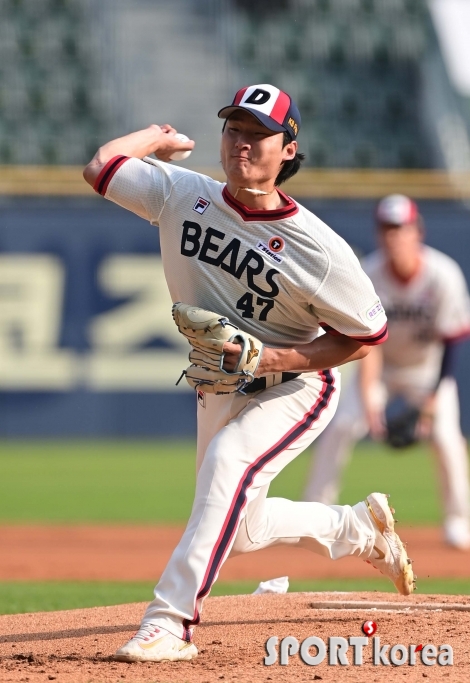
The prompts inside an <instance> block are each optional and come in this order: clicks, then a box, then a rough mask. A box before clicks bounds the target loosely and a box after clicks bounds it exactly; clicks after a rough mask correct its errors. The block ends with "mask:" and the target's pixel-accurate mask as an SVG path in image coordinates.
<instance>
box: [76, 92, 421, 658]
mask: <svg viewBox="0 0 470 683" xmlns="http://www.w3.org/2000/svg"><path fill="white" fill-rule="evenodd" d="M219 117H220V118H221V119H223V120H224V125H223V131H222V138H221V162H222V167H223V169H224V171H225V174H226V177H227V182H226V183H220V182H217V181H215V180H212V179H211V178H208V177H206V176H204V175H201V174H199V173H194V172H192V171H188V170H185V169H183V168H180V167H174V166H172V165H171V164H169V163H167V161H168V160H169V159H170V157H171V156H172V155H173V154H174V153H175V151H184V150H190V149H192V147H193V146H194V142H193V141H189V142H182V141H180V140H178V139H177V138H176V137H175V135H176V131H175V129H174V128H172V127H171V126H169V125H163V126H157V125H152V126H150V127H149V128H147V129H145V130H142V131H139V132H136V133H132V134H130V135H127V136H126V137H123V138H120V139H118V140H114V141H112V142H109V143H107V144H105V145H104V146H103V147H101V148H100V149H99V150H98V152H97V154H96V155H95V157H94V158H93V159H92V161H91V162H90V163H89V164H88V166H87V167H86V169H85V171H84V176H85V179H86V180H87V182H88V183H90V185H92V186H93V187H94V188H95V190H96V191H97V192H98V193H99V194H101V195H102V196H104V197H106V199H109V200H111V201H113V202H116V203H117V204H119V205H120V206H122V207H124V208H126V209H128V210H130V211H133V212H134V213H136V214H137V215H138V216H141V217H142V218H143V219H145V220H147V221H149V222H150V223H151V225H154V226H158V228H159V229H160V243H161V251H162V260H163V266H164V270H165V275H166V279H167V282H168V287H169V290H170V294H171V297H172V300H173V302H174V305H173V317H174V320H175V324H176V325H177V326H178V329H179V331H180V332H181V333H182V334H183V335H184V336H185V337H186V338H187V340H188V342H189V347H188V349H189V352H190V353H189V360H190V364H189V366H188V367H187V368H186V369H183V376H185V378H186V380H187V381H188V382H189V384H190V385H191V387H193V388H194V389H195V400H197V411H198V412H197V415H198V435H197V483H196V491H195V498H194V504H193V508H192V513H191V517H190V519H189V522H188V525H187V527H186V530H185V532H184V534H183V537H182V539H181V541H180V543H179V544H178V546H177V548H176V549H175V551H174V553H173V555H172V557H171V559H170V561H169V563H168V566H167V567H166V569H165V571H164V572H163V574H162V576H161V578H160V581H159V582H158V584H157V586H156V588H155V598H154V600H153V601H152V602H151V603H150V605H149V606H148V608H147V610H146V612H145V614H144V617H143V620H142V625H141V628H140V629H139V631H138V632H137V633H136V635H135V636H134V637H133V638H132V639H131V640H130V641H129V642H128V643H126V644H125V645H124V646H123V647H121V648H120V649H119V650H118V651H117V653H116V658H117V659H120V660H126V661H143V660H150V661H161V660H182V659H185V660H188V659H192V658H193V657H195V656H196V655H197V649H196V646H195V644H194V643H193V641H192V634H193V628H194V626H196V625H197V624H198V623H199V620H200V617H201V611H202V606H203V601H204V598H205V597H206V596H207V595H208V594H209V593H210V590H211V587H212V585H213V583H214V581H216V579H217V576H218V574H219V571H220V568H221V566H222V564H223V562H224V561H225V560H226V559H227V557H228V556H229V554H232V555H234V554H237V553H246V552H253V551H255V550H258V549H261V548H266V547H268V546H270V545H275V544H276V545H277V544H285V545H287V546H292V545H297V546H302V547H305V548H309V549H310V550H312V551H313V552H316V553H319V554H321V555H325V556H328V557H330V558H331V559H333V560H336V559H339V558H341V557H345V556H348V555H355V556H357V557H358V558H359V559H361V560H365V561H367V562H370V563H371V564H372V565H374V566H375V567H377V568H378V569H380V571H382V572H383V573H384V574H385V575H386V576H388V577H389V578H390V579H391V580H392V581H393V583H394V584H395V586H396V587H397V589H398V590H399V591H400V592H401V593H402V594H404V595H408V594H409V593H411V592H412V590H413V588H414V577H413V573H412V569H411V561H410V560H409V559H408V557H407V555H406V551H405V549H404V547H403V545H402V543H401V541H400V539H399V537H398V536H397V535H396V533H395V531H394V520H393V515H392V510H391V509H390V508H389V506H388V503H387V499H386V497H385V495H384V494H380V493H373V494H371V495H369V496H368V497H367V499H366V500H365V501H363V502H359V503H357V504H356V505H354V506H350V505H344V506H341V507H340V506H327V505H323V504H321V503H302V502H292V501H290V500H283V499H279V498H268V497H267V493H268V489H269V485H270V483H271V481H272V480H273V479H274V477H276V475H277V474H278V473H279V472H280V471H281V470H282V469H283V468H284V467H285V466H286V465H287V464H288V463H289V462H291V461H292V460H293V459H294V458H295V457H297V455H299V454H300V453H301V452H302V451H303V450H305V448H306V447H307V446H308V445H309V444H310V443H311V442H312V441H313V440H314V439H316V438H317V436H318V435H319V434H320V433H321V432H322V431H323V430H324V429H325V427H326V425H327V424H328V423H329V421H330V420H331V418H332V416H333V414H334V412H335V410H336V405H337V402H338V397H339V389H340V376H339V372H338V370H337V369H336V368H337V367H338V366H340V365H342V364H344V363H347V362H349V361H352V360H355V359H360V358H363V357H364V356H366V355H367V353H368V350H369V349H370V348H371V346H373V345H375V344H380V343H382V342H383V341H385V339H386V338H387V321H386V316H385V313H384V310H383V308H382V305H381V303H380V300H379V297H378V295H377V293H376V292H375V290H374V287H373V285H372V283H371V281H370V279H369V278H368V277H367V275H366V274H365V273H364V271H363V270H362V268H361V266H360V264H359V262H358V260H357V258H356V257H355V255H354V254H353V252H352V250H351V249H350V248H349V247H348V245H347V244H346V243H345V242H344V241H343V240H342V239H341V238H340V237H339V236H338V235H336V233H334V232H333V231H332V230H331V229H330V228H329V227H328V226H326V225H325V224H324V223H322V222H321V221H320V220H319V219H318V218H317V217H316V216H314V215H313V214H312V213H310V212H309V211H307V210H306V209H305V208H303V207H302V206H300V205H299V204H297V203H296V202H295V201H294V200H293V199H292V198H291V197H289V196H287V195H286V194H284V193H283V192H282V191H281V190H280V189H279V185H280V184H281V183H282V182H284V181H285V180H287V179H288V178H289V177H291V176H292V175H294V174H295V173H296V172H297V170H298V169H299V167H300V164H301V161H302V159H303V155H302V154H300V153H299V152H298V143H297V135H298V132H299V128H300V114H299V111H298V109H297V107H296V105H295V103H294V102H293V101H292V99H291V98H290V96H289V95H288V94H287V93H285V92H282V91H280V90H279V89H278V88H276V87H274V86H272V85H266V84H262V85H252V86H250V87H247V88H243V89H242V90H240V91H239V92H237V93H236V95H235V98H234V100H233V102H232V104H230V105H228V106H226V107H224V108H223V109H221V110H220V111H219ZM152 153H153V154H154V155H155V157H156V159H154V158H150V157H149V155H150V154H152ZM321 328H323V330H326V333H325V334H319V332H320V329H321ZM186 380H184V379H182V381H186Z"/></svg>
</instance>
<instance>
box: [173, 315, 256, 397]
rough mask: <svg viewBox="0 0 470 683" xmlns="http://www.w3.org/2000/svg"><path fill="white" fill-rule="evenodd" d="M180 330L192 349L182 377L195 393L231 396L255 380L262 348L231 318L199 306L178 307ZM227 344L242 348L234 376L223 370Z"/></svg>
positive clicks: (177, 316)
mask: <svg viewBox="0 0 470 683" xmlns="http://www.w3.org/2000/svg"><path fill="white" fill-rule="evenodd" d="M171 312H172V314H173V320H174V321H175V323H176V325H177V327H178V330H179V331H180V332H181V334H183V335H184V336H185V337H186V339H187V340H188V341H189V343H190V344H191V346H192V347H193V348H192V350H191V352H190V354H189V360H190V361H191V363H192V365H190V366H189V367H188V368H186V370H184V371H183V374H184V375H185V376H186V381H187V382H188V384H189V385H190V386H191V387H193V389H201V391H205V392H206V393H208V394H232V393H234V392H235V391H243V388H244V387H246V386H247V385H248V384H251V382H252V381H253V380H254V375H255V371H256V368H257V367H258V365H259V362H260V359H261V352H262V349H263V344H262V342H260V340H259V339H257V338H256V337H253V336H252V335H250V334H247V333H246V332H243V331H242V330H240V329H239V328H238V327H237V326H236V325H234V324H233V323H231V322H230V320H229V319H228V318H226V317H225V316H223V315H219V314H218V313H214V312H212V311H206V310H204V309H203V308H198V307H197V306H190V305H188V304H182V303H176V304H174V305H173V308H172V309H171ZM225 342H232V344H240V351H241V353H240V360H239V362H238V364H237V367H236V368H235V370H234V371H233V372H227V371H226V370H224V369H223V364H224V352H223V346H224V343H225Z"/></svg>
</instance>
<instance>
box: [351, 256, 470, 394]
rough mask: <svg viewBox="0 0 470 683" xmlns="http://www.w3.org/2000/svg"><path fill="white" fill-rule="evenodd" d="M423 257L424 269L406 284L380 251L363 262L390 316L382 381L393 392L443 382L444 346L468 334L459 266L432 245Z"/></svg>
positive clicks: (469, 315) (468, 306)
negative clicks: (388, 264)
mask: <svg viewBox="0 0 470 683" xmlns="http://www.w3.org/2000/svg"><path fill="white" fill-rule="evenodd" d="M422 256H423V258H422V266H421V270H420V271H419V273H418V274H417V275H416V276H415V277H414V278H413V279H412V280H411V281H410V282H408V283H403V282H400V281H399V280H398V279H397V278H396V276H394V275H393V273H392V272H391V270H390V268H389V267H388V266H387V263H386V260H385V256H384V254H383V253H382V252H381V251H376V252H374V253H373V254H370V255H369V256H368V257H366V258H365V259H364V261H363V262H362V266H363V268H364V270H365V271H366V273H367V274H368V275H369V277H370V278H371V280H372V282H373V283H374V286H375V288H376V290H377V293H378V295H379V296H380V298H381V300H382V303H383V305H384V308H385V310H386V311H387V317H388V329H389V341H388V343H387V344H385V346H384V347H383V357H384V380H385V383H386V384H388V385H389V386H390V387H391V388H393V389H395V388H399V387H400V386H404V387H406V386H407V385H410V384H413V385H415V386H421V387H423V388H424V387H425V388H428V389H432V388H433V387H434V386H435V385H436V383H437V381H438V379H439V373H440V368H441V361H442V354H443V351H444V344H443V342H444V341H446V340H452V339H455V338H458V337H460V336H464V335H466V334H468V333H469V332H470V301H469V295H468V290H467V285H466V282H465V278H464V276H463V273H462V271H461V270H460V267H459V266H458V264H457V263H456V262H455V261H454V260H453V259H451V258H450V257H449V256H446V255H445V254H443V253H442V252H440V251H437V250H436V249H432V248H431V247H428V246H423V251H422Z"/></svg>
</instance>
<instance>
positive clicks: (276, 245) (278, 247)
mask: <svg viewBox="0 0 470 683" xmlns="http://www.w3.org/2000/svg"><path fill="white" fill-rule="evenodd" d="M285 246H286V243H285V242H284V240H283V239H282V237H278V236H277V235H276V236H275V237H271V239H270V240H269V242H268V247H269V249H270V250H271V251H273V252H274V253H275V254H278V253H279V252H280V251H282V250H283V249H284V247H285Z"/></svg>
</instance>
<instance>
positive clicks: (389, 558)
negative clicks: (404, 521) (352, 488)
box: [364, 493, 416, 595]
mask: <svg viewBox="0 0 470 683" xmlns="http://www.w3.org/2000/svg"><path fill="white" fill-rule="evenodd" d="M364 504H365V506H366V509H367V514H368V515H369V517H370V519H371V520H372V523H373V525H374V527H375V529H376V531H375V543H374V548H373V550H372V553H371V554H370V556H369V558H368V559H367V560H366V562H369V563H370V564H371V565H372V566H373V567H375V568H376V569H378V570H379V571H380V572H382V574H384V575H385V576H388V578H389V579H390V580H391V581H393V583H394V584H395V587H396V589H397V590H398V592H399V593H401V594H402V595H410V593H412V592H413V591H414V590H415V588H416V585H415V580H416V577H415V576H414V575H413V568H412V566H411V560H410V558H409V557H408V555H407V553H406V550H405V546H404V545H403V543H402V541H401V539H400V537H399V536H398V534H396V533H395V530H394V527H395V520H394V519H393V514H392V512H394V510H392V509H391V508H390V507H389V504H388V500H387V496H386V495H385V494H384V493H371V494H370V496H367V498H366V500H365V501H364Z"/></svg>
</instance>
